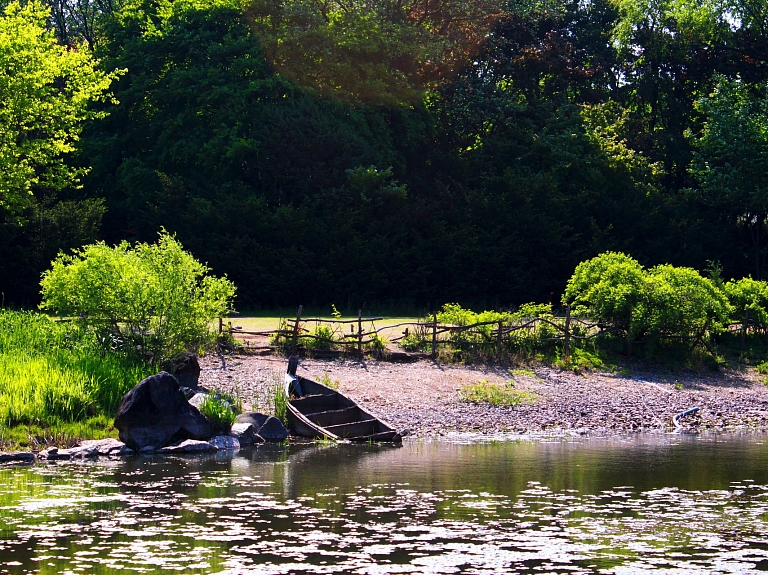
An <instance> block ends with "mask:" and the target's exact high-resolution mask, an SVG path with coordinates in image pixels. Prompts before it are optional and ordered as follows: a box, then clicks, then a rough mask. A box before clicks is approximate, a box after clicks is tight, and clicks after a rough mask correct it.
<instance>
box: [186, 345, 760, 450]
mask: <svg viewBox="0 0 768 575" xmlns="http://www.w3.org/2000/svg"><path fill="white" fill-rule="evenodd" d="M286 363H287V361H286V359H285V358H283V357H279V356H258V355H245V354H240V355H233V356H216V355H209V356H206V357H203V358H201V360H200V365H201V369H202V371H201V374H200V385H201V386H203V387H205V388H209V389H213V390H217V391H221V392H226V393H233V394H237V395H238V396H239V397H240V398H242V400H243V402H244V403H246V404H250V405H252V406H253V408H254V409H256V410H259V409H265V408H267V402H268V396H269V389H270V386H273V385H274V384H275V382H276V381H281V380H282V376H283V373H284V372H285V368H286ZM298 373H299V374H300V375H303V376H305V377H309V378H310V379H316V380H317V379H324V378H327V379H329V380H330V381H331V382H337V383H338V387H339V391H341V392H342V393H344V394H346V395H348V396H349V397H350V398H352V399H353V400H355V401H356V402H358V403H359V404H360V405H361V406H363V407H365V408H366V409H368V410H370V411H371V412H373V413H375V414H376V415H378V416H380V417H381V418H382V419H384V420H385V421H387V422H388V423H389V424H391V425H392V426H393V427H395V428H396V429H398V430H405V429H407V430H409V432H410V435H411V437H412V438H417V439H418V438H424V439H428V438H438V439H439V438H441V437H445V438H446V439H447V438H448V436H453V435H455V434H459V435H463V434H472V435H478V436H485V437H487V438H490V440H493V436H515V437H522V438H528V437H531V438H532V437H534V436H542V437H553V436H562V437H568V436H570V437H580V436H581V437H584V436H589V437H611V436H619V435H625V434H633V433H638V432H654V433H660V432H662V431H663V432H668V431H673V430H675V426H674V424H673V421H672V418H673V416H674V415H676V414H679V413H681V412H683V411H686V410H688V409H690V408H693V407H698V408H699V409H698V411H697V412H696V413H695V414H691V415H688V416H686V417H683V418H681V419H680V421H679V423H680V425H681V428H680V429H679V431H681V432H687V433H699V432H703V431H711V432H728V433H733V432H740V431H748V432H766V431H768V386H766V385H765V384H764V383H763V382H762V379H761V377H760V376H759V375H758V374H756V373H754V372H738V371H735V370H732V369H724V370H722V371H720V372H715V373H706V374H702V373H694V372H688V371H681V372H675V373H673V372H670V371H667V370H663V369H660V368H652V367H647V366H642V365H631V366H628V369H624V370H622V372H621V373H609V372H596V371H595V372H588V373H584V374H581V375H577V374H574V373H573V372H569V371H560V370H558V369H555V368H552V367H549V366H543V365H540V366H534V367H530V368H507V367H502V366H465V365H443V364H438V363H436V362H433V361H431V360H419V361H417V362H415V363H408V364H403V363H391V362H384V361H377V360H369V359H364V360H350V359H331V360H323V359H311V358H302V359H301V360H300V363H299V370H298ZM479 381H487V382H488V383H498V384H508V383H509V382H513V384H512V385H514V388H515V389H517V390H520V391H526V392H529V393H532V394H534V396H535V400H534V402H533V403H532V404H530V405H528V404H521V405H518V406H515V407H503V406H498V407H497V406H492V405H487V404H483V405H477V404H472V403H466V402H463V401H460V400H459V395H458V392H459V390H460V389H461V388H462V386H464V385H468V384H472V383H476V382H479Z"/></svg>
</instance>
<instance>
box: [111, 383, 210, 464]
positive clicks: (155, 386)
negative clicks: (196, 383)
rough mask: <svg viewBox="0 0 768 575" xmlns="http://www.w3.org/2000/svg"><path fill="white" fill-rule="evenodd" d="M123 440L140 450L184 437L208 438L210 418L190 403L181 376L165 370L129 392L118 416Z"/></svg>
mask: <svg viewBox="0 0 768 575" xmlns="http://www.w3.org/2000/svg"><path fill="white" fill-rule="evenodd" d="M115 427H116V428H117V429H118V431H119V432H120V440H121V441H122V442H123V443H125V444H126V445H127V446H128V447H130V448H131V449H134V450H136V451H139V450H142V449H146V448H160V447H164V446H166V445H169V444H172V443H175V442H178V441H181V440H184V439H198V440H206V439H209V438H210V437H211V434H212V430H211V425H210V423H208V420H207V419H205V417H203V415H202V414H201V413H200V411H198V409H197V408H196V407H193V406H192V405H190V404H189V402H188V401H187V399H186V398H185V397H184V394H183V393H182V392H181V389H180V386H179V382H178V380H177V379H176V378H175V377H174V376H172V375H171V374H170V373H167V372H165V371H161V372H160V373H158V374H157V375H152V376H150V377H148V378H146V379H144V380H143V381H141V382H140V383H139V384H138V385H137V386H136V387H134V388H133V389H132V390H131V391H129V392H128V393H126V394H125V396H124V397H123V400H122V402H121V403H120V407H119V409H118V410H117V416H116V417H115Z"/></svg>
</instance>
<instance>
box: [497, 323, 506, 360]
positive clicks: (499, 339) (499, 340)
mask: <svg viewBox="0 0 768 575" xmlns="http://www.w3.org/2000/svg"><path fill="white" fill-rule="evenodd" d="M503 329H504V320H503V319H500V320H499V333H497V334H496V355H497V356H498V357H501V332H502V330H503Z"/></svg>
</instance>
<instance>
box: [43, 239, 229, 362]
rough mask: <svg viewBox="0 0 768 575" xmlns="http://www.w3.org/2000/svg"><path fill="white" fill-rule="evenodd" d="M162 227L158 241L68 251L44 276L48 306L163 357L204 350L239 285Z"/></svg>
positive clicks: (123, 342) (157, 357) (117, 342)
mask: <svg viewBox="0 0 768 575" xmlns="http://www.w3.org/2000/svg"><path fill="white" fill-rule="evenodd" d="M209 271H210V270H209V268H208V267H207V266H205V265H203V264H202V263H200V262H198V261H197V260H196V259H195V258H194V257H193V256H192V255H191V254H189V253H188V252H186V251H184V249H183V248H182V246H181V244H180V243H179V242H178V241H176V239H175V238H174V237H173V236H171V235H169V234H167V233H164V232H163V233H161V234H160V238H159V240H158V242H157V243H156V244H137V245H135V246H132V245H130V244H129V243H128V242H122V243H120V244H119V245H117V246H115V247H114V248H112V247H109V246H107V245H105V244H104V243H96V244H92V245H88V246H85V247H84V248H82V249H81V250H78V251H76V252H75V253H74V254H72V255H64V254H61V255H60V256H59V257H58V258H57V259H56V260H55V261H54V262H53V265H52V268H51V269H50V270H48V271H47V272H45V273H44V274H43V279H42V282H41V285H42V294H43V302H42V304H41V307H42V308H43V309H49V310H52V311H54V312H56V313H58V314H60V315H67V316H75V317H79V318H80V319H81V320H82V321H83V322H85V323H86V324H88V325H91V326H93V327H94V328H96V329H102V330H105V332H106V333H108V334H109V337H110V338H111V344H112V345H115V346H118V347H119V346H126V345H127V346H131V345H139V346H141V351H142V352H143V353H144V352H151V354H153V355H152V356H151V357H152V359H154V360H155V361H158V360H162V359H167V358H169V357H171V356H172V355H173V354H176V353H179V352H182V351H185V350H189V349H193V350H194V349H196V348H197V347H199V346H201V345H203V344H204V343H206V342H207V341H208V340H209V337H210V336H209V333H210V324H211V321H212V320H213V319H214V318H216V317H221V316H222V315H225V314H226V313H227V312H228V311H229V310H230V308H231V302H232V298H233V297H234V294H235V287H234V285H233V284H232V283H231V282H230V281H229V280H227V279H226V278H214V277H212V276H209V275H207V273H208V272H209Z"/></svg>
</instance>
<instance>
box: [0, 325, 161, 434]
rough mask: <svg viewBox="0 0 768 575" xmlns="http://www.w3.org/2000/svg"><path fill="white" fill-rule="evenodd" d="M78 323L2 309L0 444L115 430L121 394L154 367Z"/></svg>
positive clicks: (0, 333)
mask: <svg viewBox="0 0 768 575" xmlns="http://www.w3.org/2000/svg"><path fill="white" fill-rule="evenodd" d="M103 344H104V342H103V341H100V339H99V336H98V334H96V333H93V332H87V331H84V330H82V329H80V328H79V327H78V325H77V324H76V323H75V322H56V321H53V320H51V319H50V318H49V317H47V316H45V315H42V314H38V313H32V312H15V311H8V310H0V447H2V448H6V447H8V446H10V447H23V446H27V447H35V446H37V445H38V444H39V443H41V442H50V441H48V440H49V439H56V440H57V441H52V443H58V444H61V443H62V442H63V443H71V442H73V441H75V440H76V439H79V438H99V437H105V436H110V435H111V434H112V433H113V432H112V431H111V429H110V428H111V417H112V416H113V415H114V412H115V410H116V409H117V407H118V405H119V403H120V399H121V398H122V396H123V395H124V394H125V393H126V392H127V391H129V390H130V389H131V388H132V387H133V386H134V385H136V383H137V382H138V381H140V380H141V379H142V378H144V377H146V376H147V375H149V374H150V373H152V372H153V371H154V369H153V367H152V366H150V365H147V364H146V363H143V362H142V361H141V360H140V359H138V358H135V357H131V355H130V353H128V352H126V351H124V350H123V351H120V350H112V351H107V350H106V347H105V346H104V345H103Z"/></svg>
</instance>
